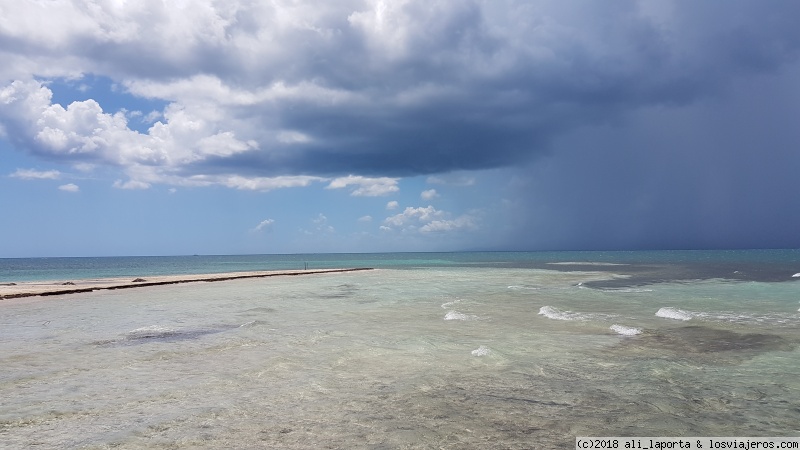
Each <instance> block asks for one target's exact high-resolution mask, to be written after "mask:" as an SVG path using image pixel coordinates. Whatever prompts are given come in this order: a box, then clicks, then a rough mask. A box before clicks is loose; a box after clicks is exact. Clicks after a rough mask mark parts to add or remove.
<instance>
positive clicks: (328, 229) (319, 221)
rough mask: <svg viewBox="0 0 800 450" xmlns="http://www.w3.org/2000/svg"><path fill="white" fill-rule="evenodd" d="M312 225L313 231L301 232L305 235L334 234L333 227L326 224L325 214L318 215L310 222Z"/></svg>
mask: <svg viewBox="0 0 800 450" xmlns="http://www.w3.org/2000/svg"><path fill="white" fill-rule="evenodd" d="M311 223H312V224H314V230H313V231H307V230H301V231H303V232H304V233H305V234H332V233H335V232H336V229H334V228H333V226H331V225H329V224H328V217H327V216H325V214H322V213H319V214H318V215H317V217H316V218H314V219H312V220H311Z"/></svg>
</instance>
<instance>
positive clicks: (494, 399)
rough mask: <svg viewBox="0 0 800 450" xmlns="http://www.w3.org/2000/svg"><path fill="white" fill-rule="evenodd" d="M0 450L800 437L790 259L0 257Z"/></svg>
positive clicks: (796, 254) (628, 255)
mask: <svg viewBox="0 0 800 450" xmlns="http://www.w3.org/2000/svg"><path fill="white" fill-rule="evenodd" d="M345 267H346V268H351V267H369V268H373V269H374V270H368V271H358V272H346V273H327V274H313V275H312V274H309V275H305V276H285V277H270V278H256V279H243V280H230V281H222V282H214V283H205V282H198V283H186V284H178V285H167V286H151V287H139V288H136V289H124V290H111V291H109V290H105V291H95V292H88V293H78V294H70V295H58V296H48V297H26V298H16V299H7V300H2V301H0V448H4V449H5V448H8V449H23V448H39V449H51V448H52V449H62V448H80V449H108V448H121V449H151V448H152V449H161V448H169V449H183V448H186V449H194V448H199V449H202V448H233V449H258V448H277V449H315V448H333V449H568V448H574V447H575V438H576V437H577V436H629V437H636V436H762V437H779V436H798V435H800V250H739V251H657V252H534V253H526V252H464V253H384V254H377V253H376V254H307V255H240V256H175V257H120V258H110V257H109V258H30V259H27V258H26V259H0V283H19V282H26V281H42V280H56V281H74V280H80V279H90V278H91V279H94V278H100V277H127V276H130V277H146V276H148V275H149V276H154V275H176V274H197V273H222V272H233V271H251V270H285V269H306V268H308V269H309V270H311V269H321V268H345Z"/></svg>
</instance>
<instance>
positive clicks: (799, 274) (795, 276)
mask: <svg viewBox="0 0 800 450" xmlns="http://www.w3.org/2000/svg"><path fill="white" fill-rule="evenodd" d="M798 277H800V272H797V273H796V274H794V275H792V278H798Z"/></svg>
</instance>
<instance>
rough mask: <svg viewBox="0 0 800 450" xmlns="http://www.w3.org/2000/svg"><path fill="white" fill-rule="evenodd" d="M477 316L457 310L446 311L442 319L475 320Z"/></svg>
mask: <svg viewBox="0 0 800 450" xmlns="http://www.w3.org/2000/svg"><path fill="white" fill-rule="evenodd" d="M477 318H478V316H473V315H472V314H464V313H460V312H458V311H447V314H445V315H444V320H475V319H477Z"/></svg>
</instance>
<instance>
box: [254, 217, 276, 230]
mask: <svg viewBox="0 0 800 450" xmlns="http://www.w3.org/2000/svg"><path fill="white" fill-rule="evenodd" d="M274 223H275V220H273V219H266V220H262V221H261V222H260V223H259V224H258V225H256V227H255V228H253V231H255V232H258V231H271V230H272V225H273V224H274Z"/></svg>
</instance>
